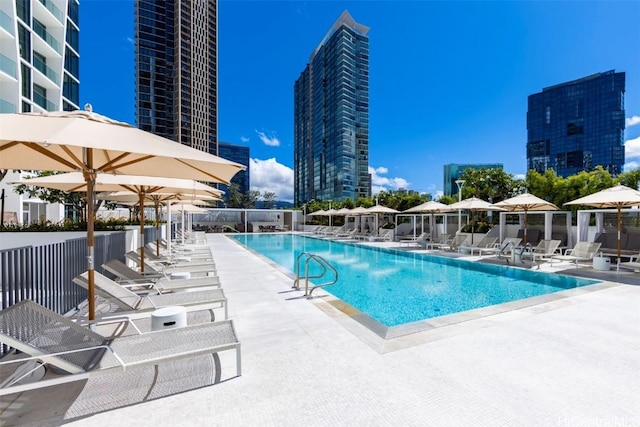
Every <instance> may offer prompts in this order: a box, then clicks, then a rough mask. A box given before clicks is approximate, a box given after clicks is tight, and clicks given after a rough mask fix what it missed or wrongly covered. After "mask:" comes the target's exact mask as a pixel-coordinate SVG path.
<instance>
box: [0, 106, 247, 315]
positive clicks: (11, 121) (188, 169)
mask: <svg viewBox="0 0 640 427" xmlns="http://www.w3.org/2000/svg"><path fill="white" fill-rule="evenodd" d="M85 110H86V111H55V112H45V113H23V114H0V169H22V170H53V171H61V172H68V171H81V172H82V174H83V176H84V179H85V183H86V188H87V204H88V205H89V206H93V204H94V194H93V193H94V184H95V180H96V176H97V175H98V174H100V173H112V174H130V175H146V176H171V177H175V178H185V179H196V180H199V181H206V182H221V183H225V184H228V183H229V181H230V180H231V178H232V177H233V176H234V175H235V174H236V173H237V172H239V171H241V170H243V169H245V168H244V166H242V165H240V164H238V163H234V162H231V161H229V160H225V159H222V158H220V157H217V156H214V155H211V154H208V153H205V152H203V151H199V150H195V149H193V148H191V147H188V146H186V145H182V144H178V143H176V142H174V141H171V140H169V139H166V138H162V137H160V136H157V135H154V134H152V133H149V132H145V131H142V130H140V129H137V128H135V127H133V126H131V125H129V124H127V123H122V122H118V121H115V120H112V119H109V118H108V117H105V116H101V115H99V114H95V113H93V112H92V111H91V106H90V105H88V104H87V106H85ZM93 225H94V224H93V215H89V216H88V218H87V270H88V282H89V284H88V301H89V319H90V320H93V319H95V301H94V300H95V292H94V282H95V275H94V233H93Z"/></svg>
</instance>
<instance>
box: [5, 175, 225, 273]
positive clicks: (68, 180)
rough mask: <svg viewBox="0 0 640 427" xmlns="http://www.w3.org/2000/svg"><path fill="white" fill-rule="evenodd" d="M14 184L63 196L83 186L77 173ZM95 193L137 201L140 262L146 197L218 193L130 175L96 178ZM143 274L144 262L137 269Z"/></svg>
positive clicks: (189, 181)
mask: <svg viewBox="0 0 640 427" xmlns="http://www.w3.org/2000/svg"><path fill="white" fill-rule="evenodd" d="M14 184H25V185H33V186H38V187H46V188H53V189H56V190H62V191H66V192H85V191H86V184H85V182H84V177H83V175H82V173H80V172H69V173H62V174H58V175H49V176H40V177H36V178H26V179H22V180H20V181H16V182H14ZM94 190H95V191H119V190H124V191H128V192H130V194H131V195H134V197H137V199H138V200H137V204H139V205H140V257H141V258H142V261H144V251H145V246H144V245H145V242H144V205H145V201H146V200H147V197H148V198H149V199H150V200H152V201H155V200H159V199H160V197H161V194H157V195H156V197H155V200H154V194H155V193H178V192H185V193H188V194H190V195H191V198H194V197H196V196H198V197H200V196H202V197H214V198H219V196H220V195H221V194H222V191H220V190H218V189H217V188H214V187H211V186H209V185H205V184H202V183H200V182H197V181H194V180H192V179H178V178H161V177H155V176H132V175H111V174H105V173H103V174H100V175H98V176H97V178H96V182H95V184H94ZM92 210H93V206H92V205H89V203H88V202H87V219H88V218H89V217H90V216H91V217H93V212H92ZM157 218H158V205H156V230H157V229H158V220H157ZM156 251H157V254H158V255H159V254H160V247H159V241H158V240H157V241H156ZM140 268H141V270H142V272H143V273H144V262H143V263H142V265H141V266H140Z"/></svg>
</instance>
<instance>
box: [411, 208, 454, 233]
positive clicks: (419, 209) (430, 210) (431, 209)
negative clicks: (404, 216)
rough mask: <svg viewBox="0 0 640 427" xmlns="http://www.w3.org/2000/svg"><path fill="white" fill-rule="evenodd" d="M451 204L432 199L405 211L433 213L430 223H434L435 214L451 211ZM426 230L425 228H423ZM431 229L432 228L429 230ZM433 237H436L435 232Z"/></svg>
mask: <svg viewBox="0 0 640 427" xmlns="http://www.w3.org/2000/svg"><path fill="white" fill-rule="evenodd" d="M452 210H453V209H451V206H449V205H445V204H444V203H440V202H435V201H433V200H430V201H428V202H425V203H422V204H420V205H418V206H414V207H412V208H409V209H407V210H406V211H404V213H428V214H431V222H430V223H429V224H432V223H434V221H435V220H434V214H436V213H442V212H451V211H452ZM423 231H424V230H423ZM429 231H431V230H429ZM414 237H415V228H414ZM431 237H432V238H434V237H436V236H435V233H434V235H433V236H431Z"/></svg>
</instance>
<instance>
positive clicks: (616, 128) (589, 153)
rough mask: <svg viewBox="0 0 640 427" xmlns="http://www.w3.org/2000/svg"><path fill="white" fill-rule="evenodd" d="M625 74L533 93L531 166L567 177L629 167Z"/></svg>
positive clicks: (529, 116) (529, 136) (609, 74)
mask: <svg viewBox="0 0 640 427" xmlns="http://www.w3.org/2000/svg"><path fill="white" fill-rule="evenodd" d="M624 92H625V73H616V72H615V70H611V71H607V72H604V73H598V74H594V75H591V76H588V77H584V78H582V79H579V80H574V81H571V82H567V83H562V84H559V85H555V86H551V87H547V88H544V89H543V90H542V92H540V93H536V94H533V95H531V96H529V103H528V104H529V106H528V111H527V168H528V169H529V170H531V169H533V170H535V171H537V172H540V173H543V172H544V171H545V170H547V169H553V170H555V172H556V173H557V174H558V175H559V176H562V177H567V176H570V175H574V174H576V173H579V172H581V171H590V170H593V169H594V168H595V167H596V166H602V167H603V168H605V169H606V170H608V171H609V172H610V173H611V174H613V175H617V174H618V173H620V172H622V167H623V165H624V128H625V111H624Z"/></svg>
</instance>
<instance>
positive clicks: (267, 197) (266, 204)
mask: <svg viewBox="0 0 640 427" xmlns="http://www.w3.org/2000/svg"><path fill="white" fill-rule="evenodd" d="M275 205H276V193H274V192H272V191H265V192H264V193H262V207H263V208H265V209H273V207H274V206H275Z"/></svg>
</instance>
